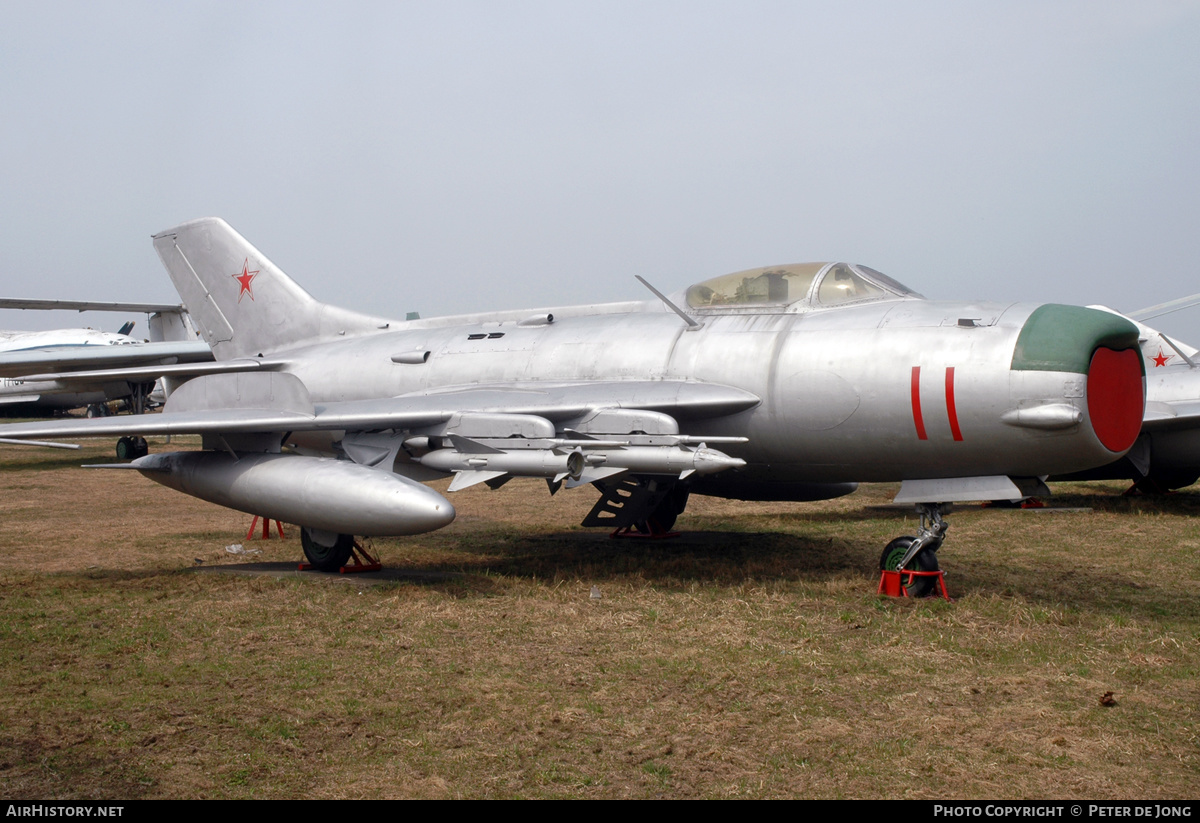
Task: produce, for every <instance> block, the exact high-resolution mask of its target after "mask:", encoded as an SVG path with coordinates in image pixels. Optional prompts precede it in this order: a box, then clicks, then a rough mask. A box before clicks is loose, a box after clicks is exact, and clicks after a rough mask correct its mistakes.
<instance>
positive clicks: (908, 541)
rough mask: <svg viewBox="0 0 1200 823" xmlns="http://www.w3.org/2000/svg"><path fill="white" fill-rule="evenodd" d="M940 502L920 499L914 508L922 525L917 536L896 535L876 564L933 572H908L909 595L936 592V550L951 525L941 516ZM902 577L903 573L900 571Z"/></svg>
mask: <svg viewBox="0 0 1200 823" xmlns="http://www.w3.org/2000/svg"><path fill="white" fill-rule="evenodd" d="M943 505H945V504H942V503H919V504H917V512H918V513H919V514H920V515H921V525H920V528H919V529H918V531H917V536H916V537H897V538H896V539H895V540H893V541H892V542H890V543H888V544H887V545H886V546H885V547H884V549H883V554H882V555H880V558H879V568H880V569H881V570H882V571H885V572H905V571H909V572H933V574H914V575H909V576H907V583H906V584H905V586H904V587H905V589H906V591H907V592H908V596H909V597H930V596H932V595H934V594H936V593H937V592H938V588H939V585H938V584H939V581H940V575H939V574H937V572H938V571H939V568H938V559H937V550H938V549H939V548H941V546H942V542H943V541H944V540H945V539H946V531H947V530H948V529H949V528H950V524H948V523H947V522H946V521H945V520H943V519H942V506H943ZM902 579H904V576H903V575H902Z"/></svg>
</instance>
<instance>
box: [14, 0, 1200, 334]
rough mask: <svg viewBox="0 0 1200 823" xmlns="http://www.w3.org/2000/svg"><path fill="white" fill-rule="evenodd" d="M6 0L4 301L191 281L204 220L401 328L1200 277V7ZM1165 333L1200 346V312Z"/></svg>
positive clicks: (37, 320)
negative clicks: (846, 264) (881, 291)
mask: <svg viewBox="0 0 1200 823" xmlns="http://www.w3.org/2000/svg"><path fill="white" fill-rule="evenodd" d="M0 9H2V10H3V21H4V25H3V26H2V27H0V104H2V108H0V157H2V158H3V160H2V163H0V272H2V273H3V278H4V281H3V282H4V286H3V288H0V296H13V297H61V298H79V299H96V300H172V299H176V298H175V295H174V292H173V290H172V288H171V285H170V281H169V280H168V279H167V277H166V274H165V272H164V271H163V269H162V267H161V264H160V263H159V262H158V258H157V257H156V255H155V254H154V250H153V248H152V246H151V244H150V235H151V234H152V233H154V232H157V231H160V230H162V229H165V228H168V227H170V226H173V225H175V224H176V223H179V222H181V221H183V220H187V219H191V218H194V217H201V216H206V215H217V216H221V217H224V218H225V219H226V220H228V221H229V222H230V223H231V224H232V225H233V226H234V228H236V229H238V230H239V231H240V232H242V233H243V234H244V235H246V237H247V238H248V239H249V240H250V241H251V242H252V243H254V244H255V245H257V246H258V247H259V249H260V250H262V251H263V252H264V253H265V254H266V255H267V256H268V257H270V258H271V259H272V260H274V261H275V262H276V263H277V264H278V265H280V266H281V267H282V268H283V269H284V270H285V271H286V272H288V273H289V274H290V275H292V277H294V278H295V279H296V280H297V281H298V282H299V283H300V284H301V285H302V286H304V287H305V288H306V289H308V290H309V291H310V292H311V293H312V294H313V295H314V296H316V297H317V298H318V299H321V300H324V301H327V302H332V303H337V304H340V305H345V306H347V307H350V308H354V309H359V310H363V311H369V312H371V313H374V314H386V315H392V316H398V317H403V316H404V312H406V311H412V310H419V311H420V312H421V314H422V315H423V316H426V317H429V316H434V315H437V314H448V313H457V312H461V311H478V310H485V309H489V308H519V307H522V306H530V307H532V306H540V305H554V304H571V303H584V302H604V301H610V300H625V299H644V298H645V297H647V296H648V295H647V293H646V292H645V290H644V289H643V288H642V287H641V286H640V285H639V284H638V283H637V282H636V281H635V280H634V279H633V275H635V274H640V275H642V276H644V277H646V278H647V279H649V280H650V281H651V282H652V283H654V284H655V285H657V286H658V287H659V288H660V289H662V290H664V291H674V290H675V289H678V288H681V287H683V286H686V285H687V284H689V283H691V282H694V281H697V280H701V279H705V278H708V277H712V276H716V275H719V274H723V273H726V272H730V271H735V270H738V269H744V268H750V267H753V266H762V265H769V264H777V263H788V262H799V261H807V260H830V259H845V260H850V261H853V262H862V263H866V264H867V265H870V266H872V267H874V268H877V269H879V270H881V271H884V272H886V273H888V274H890V275H892V276H893V277H895V278H897V279H898V280H901V281H902V282H905V283H906V284H908V285H909V286H911V287H912V288H914V289H916V290H917V291H920V292H922V293H924V294H925V295H926V296H928V297H931V298H956V299H958V298H961V299H972V298H980V299H983V298H986V299H995V300H1018V299H1025V300H1039V301H1058V302H1072V303H1096V302H1099V303H1107V304H1109V305H1112V306H1113V307H1114V308H1118V309H1124V310H1133V309H1137V308H1140V307H1143V306H1146V305H1149V304H1152V303H1158V302H1161V301H1164V300H1168V299H1171V298H1175V297H1180V296H1182V295H1185V294H1191V293H1193V292H1200V272H1198V270H1197V261H1198V260H1200V229H1198V227H1197V217H1198V216H1200V158H1198V154H1200V3H1198V2H1153V0H1138V2H1132V0H1131V1H1130V2H1120V3H1107V2H1098V0H1088V1H1087V2H1052V1H1051V0H1038V1H1037V2H1016V1H1015V0H1004V2H997V3H989V2H969V3H966V2H945V3H942V2H911V3H895V2H878V3H877V2H838V3H835V2H822V3H809V2H780V3H775V2H749V1H748V0H739V1H738V2H736V3H734V2H708V3H706V2H697V0H687V2H647V0H640V1H639V2H628V3H624V2H614V0H605V2H601V3H588V2H569V1H568V0H559V1H558V2H546V3H540V2H499V1H497V0H492V1H491V2H445V0H439V1H438V2H420V3H415V2H414V3H406V2H387V3H349V2H341V3H338V4H331V3H299V2H286V3H269V2H244V0H242V1H241V2H228V3H226V2H195V3H185V2H179V3H162V2H147V3H137V2H107V3H105V2H96V3H85V2H67V3H55V2H45V1H44V0H39V1H38V2H32V0H30V2H11V0H3V2H2V4H0ZM124 319H126V318H123V317H113V316H105V315H83V316H82V317H81V316H79V315H65V316H64V315H59V316H53V315H50V316H46V315H40V314H38V313H33V312H0V327H4V328H45V327H52V326H55V325H57V326H62V325H102V326H103V327H105V328H109V329H115V328H116V326H118V325H120V323H121V322H122V321H123V320H124ZM138 319H139V330H140V331H142V332H144V330H145V324H144V318H138ZM1160 325H1161V326H1162V328H1164V330H1167V331H1168V332H1174V333H1175V334H1176V335H1178V336H1180V337H1182V338H1183V339H1184V340H1189V341H1191V342H1193V343H1200V308H1198V309H1192V310H1189V311H1188V312H1184V313H1181V314H1178V315H1174V316H1172V317H1171V318H1168V319H1164V320H1163V321H1161V322H1160Z"/></svg>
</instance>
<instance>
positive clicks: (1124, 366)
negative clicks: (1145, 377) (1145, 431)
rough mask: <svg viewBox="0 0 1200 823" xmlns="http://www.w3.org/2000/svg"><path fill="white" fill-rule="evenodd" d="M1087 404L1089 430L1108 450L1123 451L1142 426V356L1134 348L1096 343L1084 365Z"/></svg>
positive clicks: (1143, 403)
mask: <svg viewBox="0 0 1200 823" xmlns="http://www.w3.org/2000/svg"><path fill="white" fill-rule="evenodd" d="M1087 376H1088V381H1087V404H1088V417H1090V418H1091V421H1092V430H1093V431H1095V432H1096V437H1098V438H1099V439H1100V442H1101V443H1103V444H1104V447H1105V448H1106V449H1108V450H1109V451H1113V452H1123V451H1125V450H1126V449H1128V448H1129V447H1130V446H1132V445H1133V441H1134V440H1136V439H1137V436H1138V433H1139V432H1140V431H1141V430H1142V411H1143V409H1144V407H1145V397H1144V396H1143V394H1142V388H1143V384H1142V359H1141V355H1140V354H1139V353H1138V351H1137V349H1125V350H1123V351H1113V350H1112V349H1107V348H1104V347H1100V348H1098V349H1096V351H1095V353H1094V354H1093V355H1092V362H1091V365H1089V366H1088V375H1087Z"/></svg>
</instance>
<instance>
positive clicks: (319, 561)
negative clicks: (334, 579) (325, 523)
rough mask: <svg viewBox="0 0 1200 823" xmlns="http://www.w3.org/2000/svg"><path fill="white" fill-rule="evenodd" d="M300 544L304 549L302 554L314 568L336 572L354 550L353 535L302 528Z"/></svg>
mask: <svg viewBox="0 0 1200 823" xmlns="http://www.w3.org/2000/svg"><path fill="white" fill-rule="evenodd" d="M326 544H329V545H326ZM300 545H301V547H303V549H304V556H305V557H307V558H308V562H309V564H311V565H312V567H313V568H314V569H317V570H318V571H323V572H336V571H337V570H338V569H340V568H342V566H345V565H346V563H347V562H348V561H349V560H350V555H351V554H352V553H353V552H354V535H352V534H335V533H333V532H325V531H319V530H317V529H308V528H302V529H300Z"/></svg>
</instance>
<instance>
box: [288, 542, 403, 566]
mask: <svg viewBox="0 0 1200 823" xmlns="http://www.w3.org/2000/svg"><path fill="white" fill-rule="evenodd" d="M313 568H315V567H314V566H313V565H312V564H311V563H301V564H300V571H302V572H306V571H310V570H311V569H313ZM382 568H383V564H382V563H380V562H379V558H378V557H376V556H375V555H373V554H371V553H370V552H369V551H367V549H366V548H365V547H364V546H363V544H362V543H359V542H358V541H357V540H355V541H354V545H353V546H352V547H351V548H350V562H349V563H347V564H346V565H344V566H342V567H341V568H340V569H338V574H358V573H360V572H377V571H380V570H381V569H382Z"/></svg>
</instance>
